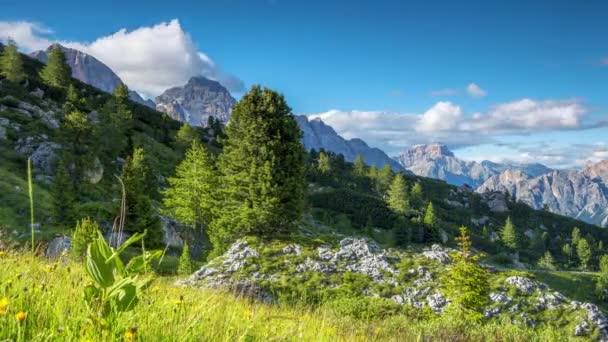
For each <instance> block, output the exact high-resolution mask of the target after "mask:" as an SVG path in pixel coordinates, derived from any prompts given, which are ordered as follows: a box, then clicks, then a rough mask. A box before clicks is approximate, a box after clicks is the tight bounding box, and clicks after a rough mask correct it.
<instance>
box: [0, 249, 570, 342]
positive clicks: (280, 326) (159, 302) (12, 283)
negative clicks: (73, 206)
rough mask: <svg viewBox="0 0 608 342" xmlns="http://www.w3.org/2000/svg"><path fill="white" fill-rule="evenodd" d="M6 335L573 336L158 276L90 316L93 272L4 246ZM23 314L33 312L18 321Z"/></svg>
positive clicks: (1, 333)
mask: <svg viewBox="0 0 608 342" xmlns="http://www.w3.org/2000/svg"><path fill="white" fill-rule="evenodd" d="M1 253H3V255H2V256H1V257H0V269H2V272H1V273H0V303H1V302H2V299H6V300H7V301H8V303H9V304H8V307H2V304H0V340H3V341H4V340H8V341H123V340H127V339H126V338H125V333H126V332H127V331H130V329H131V328H134V327H136V328H137V337H138V340H140V341H271V340H279V341H292V340H303V341H425V340H439V341H487V340H494V341H502V340H508V341H547V340H551V341H566V340H569V339H570V337H568V336H561V335H559V334H558V333H556V332H555V331H554V330H550V329H548V328H547V329H543V330H538V331H534V330H529V329H525V328H523V327H520V326H515V325H511V324H504V323H500V322H499V323H491V324H485V325H480V324H475V323H465V322H463V321H462V320H461V319H458V318H450V317H437V318H431V317H415V316H410V315H407V314H404V313H401V314H397V315H391V316H388V317H385V318H368V319H357V318H352V317H350V316H345V315H341V314H340V313H339V312H336V310H332V309H329V308H326V307H323V306H321V307H310V306H304V305H296V306H293V305H292V306H287V305H265V304H261V303H255V302H251V301H249V300H245V299H238V298H235V297H234V296H232V295H230V294H227V293H224V292H220V291H215V290H200V289H193V288H184V287H176V286H173V285H172V283H173V282H174V280H175V278H170V277H169V278H157V279H156V280H155V281H154V282H153V283H152V285H151V287H150V288H149V289H147V290H146V292H145V294H144V298H143V300H142V301H141V302H140V303H139V305H138V306H137V307H136V308H135V309H134V310H133V311H131V312H128V313H125V314H122V315H121V316H119V317H118V319H116V320H115V321H110V322H108V321H104V320H100V319H98V318H97V317H90V314H89V311H88V310H87V307H86V305H85V302H84V300H83V297H82V289H83V287H84V286H85V285H86V284H87V282H88V281H87V276H86V275H85V273H84V271H83V268H82V266H81V265H80V264H76V263H74V262H72V261H60V262H57V263H52V262H47V261H45V260H41V259H34V261H33V262H32V259H31V258H29V257H28V256H27V253H26V254H18V253H14V252H8V253H7V252H1ZM18 312H25V313H26V314H27V318H26V319H25V321H23V322H21V323H19V322H18V320H17V319H16V314H17V313H18Z"/></svg>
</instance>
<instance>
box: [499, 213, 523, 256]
mask: <svg viewBox="0 0 608 342" xmlns="http://www.w3.org/2000/svg"><path fill="white" fill-rule="evenodd" d="M500 239H501V241H502V243H503V244H504V245H505V246H506V247H508V248H510V249H513V250H515V249H517V247H518V246H519V237H518V236H517V231H516V230H515V226H514V225H513V222H511V217H510V216H509V217H507V221H506V222H505V226H504V227H503V228H502V230H501V231H500Z"/></svg>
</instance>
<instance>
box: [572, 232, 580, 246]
mask: <svg viewBox="0 0 608 342" xmlns="http://www.w3.org/2000/svg"><path fill="white" fill-rule="evenodd" d="M580 240H581V229H580V228H579V227H574V228H573V229H572V246H574V247H576V246H578V242H579V241H580Z"/></svg>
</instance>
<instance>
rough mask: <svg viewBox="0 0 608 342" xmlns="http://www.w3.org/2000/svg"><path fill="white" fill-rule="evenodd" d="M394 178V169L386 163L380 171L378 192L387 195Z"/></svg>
mask: <svg viewBox="0 0 608 342" xmlns="http://www.w3.org/2000/svg"><path fill="white" fill-rule="evenodd" d="M392 180H393V169H392V168H391V166H390V165H388V164H385V165H384V166H383V167H382V168H381V169H380V171H378V182H377V183H378V185H377V187H378V193H379V194H381V195H385V194H386V191H387V190H388V187H389V186H390V185H391V182H392Z"/></svg>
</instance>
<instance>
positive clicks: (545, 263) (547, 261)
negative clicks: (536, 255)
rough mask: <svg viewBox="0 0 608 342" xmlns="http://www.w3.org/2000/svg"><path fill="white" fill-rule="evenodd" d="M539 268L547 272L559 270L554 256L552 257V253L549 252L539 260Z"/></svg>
mask: <svg viewBox="0 0 608 342" xmlns="http://www.w3.org/2000/svg"><path fill="white" fill-rule="evenodd" d="M538 266H539V267H541V268H543V269H545V270H551V271H555V270H556V269H557V267H556V266H555V260H554V259H553V255H551V252H549V251H546V252H545V254H544V255H543V256H542V257H541V258H540V259H539V260H538Z"/></svg>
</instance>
